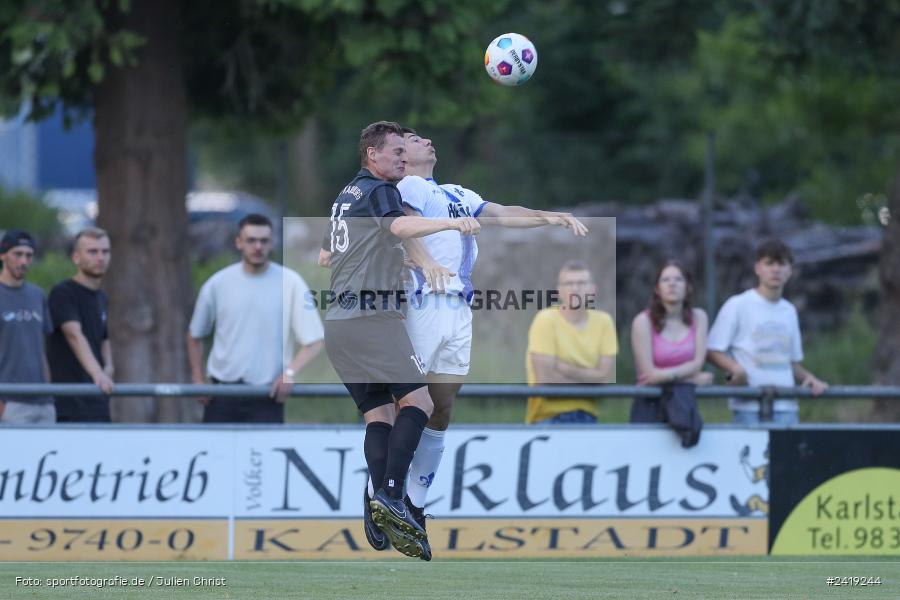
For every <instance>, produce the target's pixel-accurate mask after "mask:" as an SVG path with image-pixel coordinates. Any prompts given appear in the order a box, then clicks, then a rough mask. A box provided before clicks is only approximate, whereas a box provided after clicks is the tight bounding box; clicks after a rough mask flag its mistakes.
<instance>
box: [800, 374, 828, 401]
mask: <svg viewBox="0 0 900 600" xmlns="http://www.w3.org/2000/svg"><path fill="white" fill-rule="evenodd" d="M800 385H802V386H803V387H808V388H809V389H810V391H811V392H812V395H813V396H821V395H822V394H824V393H825V390H827V389H828V384H827V383H825V382H824V381H822V380H821V379H819V378H818V377H816V376H815V375H812V374H810V375H807V376H806V377H805V378H804V379H803V381H802V382H801V383H800Z"/></svg>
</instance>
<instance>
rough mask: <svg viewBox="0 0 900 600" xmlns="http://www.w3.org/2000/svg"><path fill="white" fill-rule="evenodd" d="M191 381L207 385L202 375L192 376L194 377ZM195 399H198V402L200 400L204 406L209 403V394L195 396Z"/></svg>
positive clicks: (195, 383)
mask: <svg viewBox="0 0 900 600" xmlns="http://www.w3.org/2000/svg"><path fill="white" fill-rule="evenodd" d="M191 383H193V384H194V385H206V380H205V379H203V377H202V376H200V377H193V376H192V377H191ZM194 400H196V401H197V402H199V403H200V404H202V405H203V406H207V405H209V396H197V397H196V398H194Z"/></svg>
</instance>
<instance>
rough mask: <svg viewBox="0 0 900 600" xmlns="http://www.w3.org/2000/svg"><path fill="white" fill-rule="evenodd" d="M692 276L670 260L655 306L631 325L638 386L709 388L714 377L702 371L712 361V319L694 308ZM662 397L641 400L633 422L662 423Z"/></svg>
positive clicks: (634, 407)
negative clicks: (708, 355) (679, 384)
mask: <svg viewBox="0 0 900 600" xmlns="http://www.w3.org/2000/svg"><path fill="white" fill-rule="evenodd" d="M693 298H694V283H693V279H692V277H691V274H690V273H689V272H688V271H687V270H686V269H685V268H684V266H683V265H682V264H681V263H679V262H678V261H672V260H670V261H668V262H666V263H665V264H664V265H663V266H662V268H661V269H660V270H659V271H658V272H657V275H656V280H655V282H654V286H653V292H652V293H651V295H650V306H649V307H648V308H647V309H646V310H644V311H642V312H640V313H638V315H637V316H636V317H635V318H634V321H632V323H631V349H632V352H633V353H634V364H635V370H636V371H637V383H638V385H664V384H668V383H676V382H682V383H693V384H695V385H709V384H710V383H712V379H713V378H712V374H711V373H707V372H704V371H701V369H702V368H703V365H704V364H705V362H706V336H707V331H708V328H709V320H708V318H707V316H706V312H705V311H704V310H703V309H701V308H694V305H693ZM659 414H661V413H660V410H659V399H658V398H635V400H634V403H633V404H632V407H631V421H632V422H645V421H647V420H651V421H653V420H658V419H656V418H652V419H651V418H650V416H651V415H653V416H656V415H659Z"/></svg>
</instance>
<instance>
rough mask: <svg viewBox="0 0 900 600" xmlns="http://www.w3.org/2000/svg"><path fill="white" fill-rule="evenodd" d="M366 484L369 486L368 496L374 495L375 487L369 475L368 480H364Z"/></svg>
mask: <svg viewBox="0 0 900 600" xmlns="http://www.w3.org/2000/svg"><path fill="white" fill-rule="evenodd" d="M366 486H368V488H369V498H371V497H372V496H374V495H375V488H374V487H373V486H372V478H371V477H369V481H367V482H366Z"/></svg>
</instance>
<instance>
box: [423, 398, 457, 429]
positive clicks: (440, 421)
mask: <svg viewBox="0 0 900 600" xmlns="http://www.w3.org/2000/svg"><path fill="white" fill-rule="evenodd" d="M452 408H453V404H452V403H450V402H446V403H443V402H435V403H434V411H433V412H432V413H431V418H430V419H428V428H429V429H435V430H437V431H444V430H446V429H447V427H449V426H450V413H451V411H452Z"/></svg>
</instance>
